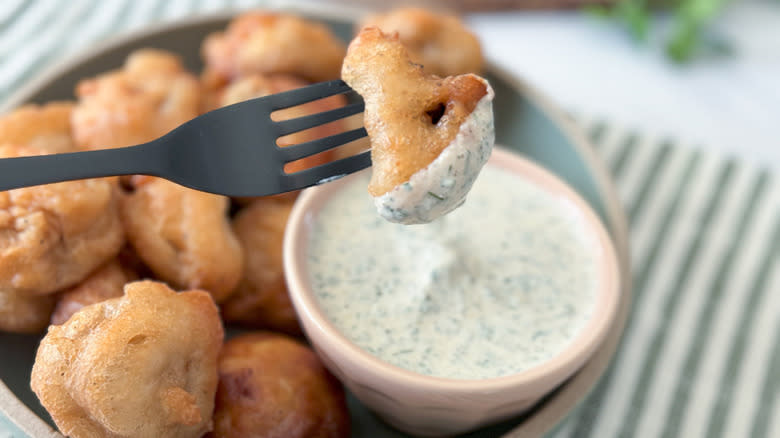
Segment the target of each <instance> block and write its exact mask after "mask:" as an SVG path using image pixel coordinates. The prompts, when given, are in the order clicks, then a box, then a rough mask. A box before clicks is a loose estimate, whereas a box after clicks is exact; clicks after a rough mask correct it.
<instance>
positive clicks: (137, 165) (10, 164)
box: [0, 143, 165, 191]
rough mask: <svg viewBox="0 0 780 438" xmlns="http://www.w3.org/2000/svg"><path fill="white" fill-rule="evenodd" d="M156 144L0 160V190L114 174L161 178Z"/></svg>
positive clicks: (161, 163) (160, 161)
mask: <svg viewBox="0 0 780 438" xmlns="http://www.w3.org/2000/svg"><path fill="white" fill-rule="evenodd" d="M160 158H161V154H160V147H159V146H158V145H157V144H155V143H147V144H143V145H140V146H130V147H124V148H118V149H103V150H96V151H85V152H71V153H66V154H52V155H37V156H32V157H18V158H3V159H0V191H5V190H11V189H18V188H20V187H29V186H35V185H39V184H50V183H56V182H61V181H71V180H75V179H84V178H99V177H104V176H115V175H134V174H143V175H160V174H161V173H162V170H163V166H164V165H165V163H164V162H163V161H162V160H160Z"/></svg>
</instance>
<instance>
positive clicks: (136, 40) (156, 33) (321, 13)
mask: <svg viewBox="0 0 780 438" xmlns="http://www.w3.org/2000/svg"><path fill="white" fill-rule="evenodd" d="M295 11H296V12H297V13H300V14H302V15H305V16H309V17H311V18H315V19H319V20H321V21H323V22H325V23H327V24H329V25H330V26H331V27H332V28H333V30H334V31H335V32H336V34H338V35H339V36H341V37H342V38H344V39H345V40H348V39H349V38H350V35H351V33H352V23H353V22H354V20H355V18H356V16H357V15H356V14H357V12H356V11H355V10H352V9H343V8H339V7H336V6H333V5H329V6H327V7H312V6H311V5H309V6H306V7H302V8H299V9H295ZM231 16H232V14H230V13H222V14H218V15H210V16H204V17H198V18H194V19H189V20H186V21H180V22H176V23H170V24H165V25H160V26H156V27H153V28H148V29H145V30H143V31H140V32H136V33H133V34H129V35H126V36H124V37H120V38H118V39H115V40H113V41H110V42H108V43H105V44H103V45H101V46H99V47H95V48H94V49H92V50H91V51H88V52H87V53H85V54H84V55H82V56H80V57H77V58H75V59H70V60H68V61H66V62H65V63H64V64H62V65H59V66H56V67H55V68H53V69H51V70H50V71H48V72H47V73H46V74H44V75H42V76H40V77H38V78H37V79H35V80H33V81H32V82H30V83H29V84H28V85H27V86H26V87H25V88H24V89H22V90H19V92H18V93H17V94H16V95H15V96H13V97H12V98H11V99H9V100H8V101H7V102H5V103H4V105H3V106H2V107H0V112H5V111H8V110H10V109H11V108H13V107H16V106H18V105H21V104H23V103H28V102H46V101H50V100H55V99H72V98H73V89H74V86H75V84H76V82H77V81H78V80H79V79H81V78H86V77H90V76H94V75H96V74H99V73H101V72H104V71H106V70H109V69H114V68H118V67H120V66H121V65H122V63H123V61H124V58H125V57H126V56H127V55H128V54H129V53H130V52H132V51H133V50H135V49H138V48H142V47H157V48H162V49H167V50H171V51H174V52H176V53H178V54H180V55H181V56H182V57H183V59H184V61H185V63H186V64H187V66H188V67H189V68H191V69H192V70H194V71H199V70H200V68H201V62H200V56H199V48H200V43H201V41H202V39H203V37H204V36H205V35H207V34H208V33H210V32H213V31H216V30H219V29H223V28H224V27H225V25H226V24H227V22H228V20H229V19H230V17H231ZM487 78H488V80H489V81H490V83H491V84H492V86H493V88H494V89H495V91H496V98H495V103H494V111H495V117H496V120H495V122H496V142H497V143H500V144H502V145H505V146H507V147H509V148H511V149H513V150H515V151H517V152H518V153H520V154H522V155H525V156H527V157H529V158H530V159H532V160H535V161H536V162H538V163H540V164H542V165H543V166H545V167H547V168H548V169H550V170H552V171H553V172H555V173H556V174H558V175H559V176H560V177H562V178H563V179H564V180H566V181H567V182H568V183H569V184H571V185H572V186H573V187H574V188H575V189H576V190H577V191H578V192H579V193H580V194H581V195H582V196H583V197H584V198H585V199H586V200H587V201H588V202H589V203H590V205H591V206H592V207H593V209H594V210H595V211H596V212H597V213H598V214H599V216H600V217H601V219H602V220H603V221H604V223H605V225H606V227H607V229H608V230H609V231H610V233H611V235H612V238H613V240H614V243H615V246H616V248H617V252H618V255H619V257H620V259H621V260H620V262H621V268H622V279H621V280H622V281H623V282H624V287H623V297H622V302H621V306H620V311H619V315H618V318H617V319H616V321H615V322H614V326H613V328H612V330H611V332H610V335H609V337H608V339H607V340H606V341H605V343H604V344H603V345H602V346H601V347H600V348H599V350H598V351H597V352H596V354H595V355H594V357H593V358H591V359H590V360H589V361H588V362H587V364H586V365H585V366H584V367H583V368H582V369H581V370H580V371H579V372H578V373H577V374H575V376H573V377H572V378H571V379H569V380H568V381H567V382H566V383H565V384H563V385H562V386H561V387H559V388H558V389H557V390H555V391H554V392H553V393H551V394H550V395H548V396H547V397H545V399H544V400H543V401H542V402H540V403H539V404H538V405H537V406H536V407H535V408H533V409H532V410H531V411H529V412H528V413H526V414H525V415H523V416H522V417H520V418H515V419H512V420H510V421H507V422H505V423H502V424H498V425H495V426H492V427H489V428H487V429H482V430H479V431H476V432H474V433H473V434H470V435H469V436H474V437H477V436H485V437H495V436H499V435H503V434H507V435H508V436H513V437H526V436H528V437H532V436H540V435H543V434H544V433H545V432H546V431H548V430H549V429H550V428H552V427H553V426H554V425H555V424H557V423H558V422H559V421H560V420H561V419H562V418H563V417H565V416H566V414H567V413H568V412H569V411H571V409H573V407H574V406H575V405H576V404H577V403H578V402H579V401H581V400H582V399H583V398H584V397H585V395H586V394H587V392H588V391H589V390H590V388H592V386H593V385H594V383H595V382H596V380H597V379H598V377H599V376H600V375H601V373H602V372H603V371H604V369H605V367H606V366H607V364H608V362H609V360H610V358H611V357H612V355H613V353H614V351H615V347H616V345H617V341H618V340H619V338H620V335H621V333H622V331H623V326H624V323H625V318H626V315H627V309H628V304H629V301H630V284H628V282H629V281H630V276H629V275H628V267H629V261H628V244H627V230H626V219H625V215H624V213H623V211H622V209H621V207H620V205H619V203H618V201H617V196H616V194H615V190H614V187H613V186H612V183H611V181H610V179H609V176H608V174H607V173H606V171H605V168H604V166H603V165H602V164H601V162H600V161H599V160H598V159H597V158H596V156H595V155H594V154H593V151H592V150H591V147H590V146H589V145H588V143H587V141H586V140H585V137H584V136H583V135H582V134H581V133H579V132H578V131H577V129H576V128H575V127H574V125H573V123H572V122H571V121H569V120H568V119H567V118H566V116H565V115H564V114H563V113H561V112H560V111H559V110H557V109H556V108H554V106H553V105H551V104H550V102H549V101H548V100H547V99H545V98H544V97H543V96H541V95H540V94H539V93H538V92H536V91H535V90H533V89H532V88H530V87H529V86H528V84H526V83H524V82H523V81H522V80H520V79H518V78H515V77H512V76H510V75H509V74H507V73H506V72H504V71H502V70H501V69H499V68H496V67H495V66H489V68H488V73H487ZM39 339H40V337H39V336H23V335H9V334H0V358H2V359H1V363H2V366H0V380H1V381H2V382H0V436H5V435H3V432H6V431H8V432H10V433H11V436H13V437H17V436H20V437H24V436H30V437H34V438H39V437H54V436H61V435H59V434H57V433H56V432H55V431H54V430H53V429H52V424H53V423H52V422H51V419H50V418H49V417H48V415H47V414H46V412H45V411H44V409H43V408H42V407H41V406H40V404H39V403H38V400H37V399H36V397H35V395H34V394H33V393H32V391H30V386H29V377H30V369H31V368H32V363H33V360H34V358H35V351H36V348H37V345H38V340H39ZM350 410H351V413H352V419H353V436H356V437H364V436H365V437H374V438H382V437H398V436H403V435H402V434H400V433H399V432H396V431H394V430H393V429H391V428H389V427H388V426H386V425H384V424H383V423H381V422H380V421H379V420H378V419H376V417H374V416H373V415H372V414H371V413H370V412H369V411H368V410H367V409H366V408H365V407H363V406H362V405H361V404H360V403H359V402H358V401H356V400H355V399H350Z"/></svg>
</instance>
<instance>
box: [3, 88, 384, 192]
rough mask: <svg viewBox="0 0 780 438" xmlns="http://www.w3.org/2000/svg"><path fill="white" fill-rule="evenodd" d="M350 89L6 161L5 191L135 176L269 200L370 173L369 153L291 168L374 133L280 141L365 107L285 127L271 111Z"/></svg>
mask: <svg viewBox="0 0 780 438" xmlns="http://www.w3.org/2000/svg"><path fill="white" fill-rule="evenodd" d="M349 91H351V88H350V87H349V86H347V84H345V83H344V82H343V81H340V80H338V81H330V82H322V83H318V84H314V85H310V86H308V87H303V88H299V89H295V90H292V91H287V92H284V93H279V94H273V95H269V96H264V97H261V98H258V99H252V100H248V101H244V102H240V103H237V104H234V105H230V106H227V107H224V108H220V109H217V110H214V111H211V112H209V113H206V114H203V115H201V116H199V117H197V118H195V119H192V120H190V121H189V122H187V123H184V124H183V125H181V126H179V127H178V128H176V129H174V130H173V131H171V132H170V133H168V134H166V135H165V136H163V137H160V138H158V139H157V140H153V141H151V142H149V143H144V144H142V145H138V146H129V147H123V148H117V149H104V150H95V151H86V152H73V153H66V154H53V155H41V156H32V157H19V158H5V159H0V191H3V190H10V189H15V188H20V187H28V186H34V185H39V184H48V183H54V182H60V181H69V180H76V179H84V178H97V177H105V176H115V175H134V174H141V175H152V176H159V177H162V178H165V179H168V180H171V181H173V182H176V183H178V184H181V185H183V186H186V187H190V188H193V189H197V190H201V191H204V192H211V193H217V194H221V195H227V196H266V195H273V194H277V193H284V192H289V191H292V190H299V189H302V188H305V187H309V186H313V185H317V184H322V183H324V182H328V181H332V180H334V179H338V178H340V177H342V176H345V175H347V174H349V173H352V172H356V171H358V170H361V169H364V168H366V167H368V166H369V165H370V164H371V159H370V157H369V151H365V152H361V153H359V154H357V155H353V156H350V157H347V158H344V159H340V160H336V161H332V162H329V163H325V164H322V165H320V166H317V167H312V168H310V169H305V170H302V171H300V172H296V173H290V174H287V173H285V171H284V165H285V164H286V163H289V162H292V161H296V160H299V159H301V158H305V157H307V156H311V155H314V154H317V153H320V152H323V151H326V150H329V149H333V148H335V147H338V146H341V145H343V144H346V143H349V142H351V141H354V140H357V139H359V138H362V137H365V136H366V130H365V129H364V128H359V129H355V130H351V131H346V132H342V133H340V134H336V135H333V136H330V137H325V138H322V139H318V140H314V141H310V142H307V143H301V144H297V145H291V146H286V147H279V146H277V145H276V140H277V138H279V137H283V136H285V135H288V134H292V133H295V132H299V131H303V130H306V129H309V128H313V127H315V126H319V125H323V124H325V123H329V122H333V121H335V120H339V119H342V118H344V117H348V116H351V115H354V114H357V113H360V112H362V111H363V103H362V102H359V103H352V104H349V105H347V106H344V107H341V108H337V109H333V110H330V111H325V112H322V113H318V114H312V115H307V116H303V117H299V118H296V119H290V120H283V121H278V122H277V121H273V120H272V119H271V113H272V112H274V111H277V110H280V109H284V108H290V107H293V106H297V105H301V104H304V103H307V102H311V101H314V100H317V99H322V98H325V97H328V96H333V95H336V94H344V93H347V92H349Z"/></svg>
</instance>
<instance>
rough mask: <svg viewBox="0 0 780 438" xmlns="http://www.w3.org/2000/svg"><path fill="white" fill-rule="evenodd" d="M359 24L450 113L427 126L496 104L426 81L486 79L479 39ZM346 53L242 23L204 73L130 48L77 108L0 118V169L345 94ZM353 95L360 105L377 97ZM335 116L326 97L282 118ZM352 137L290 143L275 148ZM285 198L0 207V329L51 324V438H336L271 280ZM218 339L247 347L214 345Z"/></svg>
mask: <svg viewBox="0 0 780 438" xmlns="http://www.w3.org/2000/svg"><path fill="white" fill-rule="evenodd" d="M364 24H366V25H367V26H372V27H371V29H374V30H371V31H370V32H373V33H374V34H373V35H374V40H375V43H372V44H376V46H375V47H380V45H381V44H387V41H392V42H393V43H392V44H399V45H400V44H401V43H403V44H404V47H405V49H404V50H408V52H409V53H408V57H409V59H411V61H408V62H413V63H415V64H419V65H422V66H423V67H419V66H418V67H415V68H418V69H424V71H425V74H424V75H423V74H422V73H420V74H419V76H420V77H421V78H425V79H424V81H425V83H430V84H433V86H432V88H430V90H432V91H431V93H432V94H431V96H434V95H435V96H434V97H431V98H429V99H428V98H426V99H427V100H426V104H428V103H438V102H439V100H441V101H442V102H443V103H444V105H445V107H446V108H444V109H443V113H442V114H440V115H439V116H438V117H439V118H442V117H443V118H445V119H446V118H447V117H450V118H455V117H462V116H463V114H464V113H467V112H468V111H469V108H471V109H473V108H474V106H475V105H476V104H477V102H479V101H480V99H482V98H483V97H484V96H486V95H488V94H489V93H491V91H489V86H488V85H487V84H486V82H484V80H480V79H478V78H477V77H476V76H472V75H469V76H466V77H465V78H466V79H441V78H439V76H441V77H445V76H451V75H461V74H468V73H478V72H479V70H480V69H481V67H482V55H481V51H480V47H479V43H478V42H477V40H476V38H475V37H474V36H473V34H471V33H470V32H468V31H467V30H466V29H465V28H464V27H463V25H462V23H461V22H460V21H459V20H458V19H457V18H455V17H451V16H448V15H440V14H433V13H430V12H427V11H423V10H419V9H402V10H398V11H393V12H390V13H388V14H384V15H378V16H373V17H369V18H367V19H366V21H365V22H364ZM360 27H362V26H359V28H358V29H356V30H359V29H360ZM378 29H381V31H380V30H378ZM366 41H367V39H366V38H365V37H364V38H363V39H362V44H364V45H365V44H367V43H366ZM399 41H400V43H399ZM350 50H351V51H353V52H357V49H350ZM360 50H367V51H370V50H372V48H371V47H365V46H364V47H362V48H360ZM346 55H347V47H346V45H345V44H344V43H343V42H342V41H341V40H339V39H338V38H337V37H336V36H335V35H334V34H333V33H332V32H331V31H330V29H329V28H328V27H327V26H325V25H323V24H320V23H317V22H313V21H310V20H306V19H303V18H300V17H297V16H293V15H287V14H281V13H270V12H249V13H244V14H242V15H240V16H238V17H237V18H235V19H234V20H233V21H232V22H231V23H230V24H229V25H228V27H227V28H226V29H225V30H224V31H222V32H218V33H214V34H212V35H209V36H207V38H206V39H205V40H204V42H203V44H202V58H203V61H204V69H203V71H202V72H201V73H200V76H196V75H195V74H194V73H192V72H190V71H187V69H186V68H185V67H184V66H183V64H182V61H181V60H180V58H179V57H178V56H177V55H176V54H175V53H170V52H166V51H163V50H158V49H143V50H138V51H136V52H134V53H132V54H131V55H130V56H129V57H128V58H127V59H126V61H125V63H124V66H123V67H122V68H120V69H118V70H115V71H110V72H106V73H104V74H101V75H99V76H97V77H94V78H86V79H84V80H82V81H81V82H80V83H79V84H78V86H77V87H76V90H75V95H76V100H75V101H69V102H51V103H48V104H45V105H30V106H25V107H22V108H19V109H17V110H15V111H13V112H12V113H9V114H6V115H3V116H0V157H18V156H26V155H39V154H52V153H61V152H71V151H79V150H93V149H103V148H116V147H123V146H128V145H134V144H139V143H144V142H147V141H149V140H152V139H154V138H157V137H160V136H162V135H164V134H165V133H167V132H169V131H170V130H172V129H174V128H175V127H177V126H178V125H180V124H182V123H184V122H186V121H188V120H190V119H192V118H193V117H196V116H198V115H199V114H202V113H203V112H206V111H209V110H212V109H216V108H219V107H221V106H225V105H230V104H232V103H236V102H239V101H242V100H245V99H250V98H254V97H260V96H263V95H266V94H271V93H278V92H281V91H286V90H291V89H295V88H299V87H302V86H305V85H307V84H310V83H312V82H317V81H324V80H332V79H338V78H340V77H341V75H342V63H343V61H344V58H345V56H346ZM405 56H406V55H405ZM404 62H407V61H404ZM345 65H346V64H345ZM349 65H350V66H351V67H350V68H351V70H349V71H350V72H352V73H350V77H349V79H348V80H351V81H352V82H353V83H354V84H356V85H358V82H359V81H360V77H361V76H362V77H368V75H370V72H366V71H363V70H365V69H369V70H370V67H367V66H365V65H362V66H361V61H360V60H359V59H352V60H351V61H350V63H349ZM345 68H346V67H345ZM361 69H363V70H361ZM344 71H345V72H346V71H347V70H344ZM356 71H363V73H354V72H356ZM420 71H422V70H420ZM418 73H419V72H418ZM415 74H417V73H415ZM432 75H438V76H432ZM437 78H438V79H437ZM345 79H346V78H345ZM453 81H454V83H457V84H461V85H462V84H466V85H463V86H464V87H466V88H467V91H465V92H464V93H467V94H468V93H470V94H468V96H465V95H464V96H461V95H459V94H457V93H458V90H460V89H461V88H463V87H461V85H458V86H457V87H455V88H457V89H455V88H453V86H452V85H451V83H453ZM437 84H438V85H437ZM442 84H444V85H442ZM437 87H438V88H437ZM458 87H460V88H458ZM469 87H470V88H469ZM355 88H356V89H357V91H358V92H361V90H360V89H358V88H360V87H355ZM453 90H454V91H453ZM365 93H366V94H364V96H363V97H364V98H365V99H366V101H367V107H370V106H371V105H372V104H369V103H368V102H373V101H376V96H371V95H370V91H365ZM437 93H438V94H437ZM372 99H373V100H372ZM436 99H439V100H436ZM442 99H443V100H442ZM434 101H436V102H434ZM448 102H452V108H450V103H448ZM345 104H346V101H345V99H344V98H343V97H341V96H336V97H331V98H328V99H323V100H320V101H316V102H312V103H310V104H307V105H303V106H299V107H296V108H291V109H289V110H286V111H284V112H283V114H280V115H279V116H280V117H282V118H291V117H298V116H301V115H305V114H310V113H316V112H322V111H325V110H328V109H332V108H337V107H340V106H343V105H345ZM367 111H368V109H367ZM367 117H368V116H367ZM429 117H430V116H429ZM354 122H355V121H354V120H353V121H350V120H342V121H337V122H333V123H331V124H328V125H325V126H321V127H317V128H313V129H310V130H307V131H304V132H301V133H296V134H293V135H290V136H287V137H285V138H282V139H280V141H279V146H287V145H292V144H297V143H301V142H305V141H309V140H313V139H317V138H321V137H325V136H328V135H333V134H335V133H338V132H342V131H345V130H348V129H351V128H353V127H354V126H349V125H350V124H351V123H354ZM357 123H358V124H360V123H362V121H361V120H357ZM453 123H454V122H453ZM426 129H427V128H426ZM448 129H449V130H447V132H443V133H441V136H443V137H446V138H445V140H447V139H449V140H448V141H450V140H452V138H453V136H454V135H455V133H454V132H457V127H456V128H454V131H453V129H450V128H448ZM369 131H370V132H371V129H369ZM372 137H373V136H372ZM442 141H444V140H442ZM446 142H447V141H445V143H441V144H438V143H437V144H438V145H439V146H438V147H441V145H442V144H446ZM214 147H215V148H219V147H220V145H219V144H215V145H214ZM339 153H345V152H339V151H335V152H332V153H325V154H319V155H316V156H314V157H310V158H307V159H305V160H302V161H300V162H296V163H291V166H290V167H289V168H288V169H286V170H287V171H288V172H294V171H297V170H300V169H304V168H308V167H311V166H316V165H318V164H321V163H324V162H326V161H329V160H331V159H333V158H334V156H338V154H339ZM429 155H430V154H429ZM433 155H435V154H433ZM429 158H430V157H429ZM433 158H435V156H434V157H433ZM433 158H430V160H432V159H433ZM375 159H376V158H375ZM380 160H382V158H380ZM430 160H429V162H430ZM375 164H376V163H375ZM425 164H427V163H425ZM425 164H423V165H422V166H421V167H424V166H425ZM380 167H381V168H382V169H389V170H387V171H386V173H387V174H388V175H390V178H389V179H388V180H386V181H376V180H375V181H372V184H373V186H374V188H375V189H376V193H375V194H382V193H380V192H382V190H380V189H383V188H384V189H388V188H392V187H393V186H394V185H397V184H396V183H397V182H398V181H401V180H399V179H398V175H399V174H397V173H394V171H393V170H392V169H391V167H392V166H388V165H387V163H385V165H384V166H380ZM417 170H419V169H417ZM405 172H408V169H406V170H405ZM404 177H408V174H402V179H403V178H404ZM382 178H384V177H382ZM393 178H395V179H393ZM391 183H392V184H391ZM295 197H296V194H295V193H291V194H284V195H280V196H273V197H263V198H241V199H229V198H227V197H224V196H218V195H214V194H208V193H203V192H198V191H195V190H192V189H188V188H185V187H182V186H179V185H177V184H174V183H172V182H169V181H167V180H164V179H160V178H156V177H150V176H143V175H135V176H131V177H122V178H118V177H114V178H101V179H90V180H81V181H71V182H63V183H58V184H50V185H45V186H37V187H30V188H23V189H17V190H11V191H7V192H0V331H5V332H15V333H40V332H43V331H44V330H46V329H47V327H48V332H47V333H46V335H45V336H44V337H43V339H42V341H41V343H40V347H39V349H38V353H37V356H36V360H35V364H34V367H33V370H32V377H31V386H32V389H33V391H34V392H35V393H36V395H37V396H38V398H39V400H40V401H41V403H42V405H43V406H44V407H45V408H46V410H47V411H48V412H49V413H50V415H51V417H52V419H53V420H54V422H55V423H56V425H57V427H58V428H59V429H60V431H61V432H62V433H63V434H65V435H67V436H71V437H76V438H78V437H97V436H105V437H158V436H165V437H200V436H210V437H260V436H285V437H344V436H349V433H350V421H349V413H348V411H347V406H346V402H345V396H344V390H343V388H342V387H341V384H340V383H339V382H338V381H337V380H335V378H334V377H333V376H331V375H330V373H329V372H328V371H327V370H326V369H325V368H324V367H323V365H322V364H321V362H320V361H319V359H318V358H317V356H316V355H315V354H314V352H313V351H312V350H311V349H310V348H309V347H308V346H307V344H306V343H305V341H304V340H303V339H302V332H301V328H300V326H299V325H298V322H297V320H296V315H295V312H294V310H293V308H292V305H291V302H290V299H289V297H288V294H287V290H286V286H285V282H284V275H283V271H282V236H283V233H284V227H285V224H286V221H287V216H288V215H289V212H290V209H291V206H292V203H293V202H294V200H295ZM225 325H228V326H231V325H232V326H236V327H240V328H241V330H242V331H243V334H240V335H238V336H235V337H233V338H232V339H230V340H227V341H224V337H225V336H224V333H225V330H224V326H225Z"/></svg>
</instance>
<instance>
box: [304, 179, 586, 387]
mask: <svg viewBox="0 0 780 438" xmlns="http://www.w3.org/2000/svg"><path fill="white" fill-rule="evenodd" d="M367 181H368V175H367V174H365V173H362V174H360V176H357V177H354V178H353V179H352V180H351V181H350V182H349V183H348V185H347V186H346V187H344V188H343V189H341V190H339V191H337V193H335V194H334V195H333V197H332V198H331V199H330V201H329V202H328V203H327V205H326V206H325V207H324V208H323V209H322V211H320V213H319V214H318V215H317V216H316V217H315V218H314V222H313V229H312V232H311V237H310V241H309V252H308V256H307V265H308V271H309V276H310V280H311V283H312V290H313V291H314V295H315V297H316V299H317V302H318V304H319V306H320V307H321V309H322V311H323V313H324V314H325V315H326V316H327V317H328V319H329V320H330V321H331V322H332V323H333V325H334V326H335V327H336V328H337V329H338V330H339V331H340V332H341V333H342V334H343V335H345V336H346V337H347V338H348V339H349V340H350V341H352V342H354V343H355V344H356V345H358V346H359V347H361V348H362V349H364V350H366V351H367V352H369V353H371V354H372V355H374V356H376V357H378V358H380V359H382V360H384V361H386V362H388V363H391V364H393V365H396V366H398V367H401V368H405V369H407V370H410V371H414V372H417V373H421V374H426V375H430V376H436V377H444V378H454V379H485V378H493V377H499V376H506V375H509V374H514V373H517V372H520V371H523V370H526V369H528V368H530V367H532V366H534V365H537V364H540V363H542V362H544V361H546V360H548V359H550V358H552V357H553V356H555V355H556V354H557V353H559V352H560V351H562V350H563V349H564V348H565V347H566V346H567V345H568V343H569V342H571V341H572V339H573V338H574V337H575V336H576V335H577V333H578V332H579V331H580V330H581V329H582V328H583V327H584V326H585V324H586V322H587V320H588V319H589V317H590V315H591V313H592V311H593V303H594V300H595V297H596V292H597V291H596V281H597V278H596V277H597V275H596V264H595V259H594V257H592V255H591V252H592V251H593V249H592V248H593V247H594V246H595V243H594V240H593V239H595V237H593V236H590V235H588V234H587V232H586V231H585V228H586V227H585V224H584V223H583V221H582V220H581V219H580V217H579V215H580V213H579V212H578V211H577V210H576V208H575V207H574V206H573V205H572V204H570V203H569V201H567V200H566V199H559V198H556V197H554V196H552V195H550V194H549V193H547V192H546V191H544V190H543V189H542V188H540V187H538V186H536V185H534V184H533V183H531V182H528V181H525V180H524V179H522V178H521V177H519V176H517V175H514V174H512V173H509V172H507V171H505V170H502V169H500V168H498V167H496V166H492V165H488V166H486V167H485V168H484V169H483V170H482V173H481V175H480V178H478V179H477V181H476V182H475V183H474V186H473V187H472V189H471V192H470V194H469V197H468V199H467V202H466V203H465V204H464V205H463V206H462V207H461V208H459V209H457V210H455V211H454V212H452V213H450V214H448V215H447V216H445V217H443V218H440V219H438V220H437V221H435V222H432V223H430V224H427V225H411V226H409V225H398V224H393V223H390V222H387V221H386V220H384V219H382V218H381V217H379V216H378V215H377V213H376V209H375V207H374V205H373V202H372V200H371V197H370V196H368V194H367V193H366V189H365V187H366V184H367Z"/></svg>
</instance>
